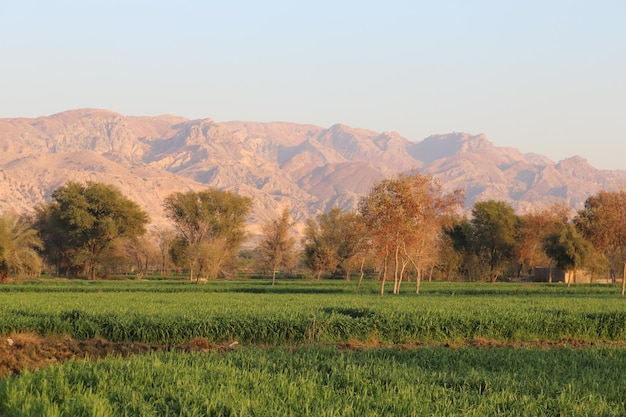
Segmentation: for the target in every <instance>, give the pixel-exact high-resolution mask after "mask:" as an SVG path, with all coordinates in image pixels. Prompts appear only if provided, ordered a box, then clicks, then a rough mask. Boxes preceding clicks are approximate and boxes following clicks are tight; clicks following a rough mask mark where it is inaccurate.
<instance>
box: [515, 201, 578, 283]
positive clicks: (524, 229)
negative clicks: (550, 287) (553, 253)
mask: <svg viewBox="0 0 626 417" xmlns="http://www.w3.org/2000/svg"><path fill="white" fill-rule="evenodd" d="M570 211H571V208H570V207H568V206H566V205H564V204H560V203H557V204H554V205H552V206H550V207H547V208H544V209H539V210H533V211H532V212H530V213H528V214H525V215H523V216H521V217H520V226H519V231H518V241H519V251H518V255H519V264H520V268H523V269H526V270H529V271H530V270H531V269H532V268H533V267H536V266H545V265H548V266H549V267H550V268H551V267H552V260H551V259H550V257H549V256H548V255H547V254H546V252H545V250H544V245H543V242H544V241H545V238H546V237H547V236H548V235H550V234H552V233H557V232H558V231H559V230H561V227H562V226H563V225H564V224H566V223H567V222H568V217H569V213H570ZM550 282H552V274H551V273H550Z"/></svg>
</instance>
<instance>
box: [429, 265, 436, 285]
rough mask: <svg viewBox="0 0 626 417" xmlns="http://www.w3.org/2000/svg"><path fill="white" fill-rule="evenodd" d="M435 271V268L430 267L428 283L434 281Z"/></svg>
mask: <svg viewBox="0 0 626 417" xmlns="http://www.w3.org/2000/svg"><path fill="white" fill-rule="evenodd" d="M434 270H435V267H434V266H431V267H430V272H429V273H428V282H432V280H433V271H434Z"/></svg>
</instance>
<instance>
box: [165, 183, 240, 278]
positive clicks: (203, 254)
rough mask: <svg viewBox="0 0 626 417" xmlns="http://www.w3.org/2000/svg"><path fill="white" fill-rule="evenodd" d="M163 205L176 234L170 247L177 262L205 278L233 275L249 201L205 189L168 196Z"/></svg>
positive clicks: (227, 192)
mask: <svg viewBox="0 0 626 417" xmlns="http://www.w3.org/2000/svg"><path fill="white" fill-rule="evenodd" d="M163 206H164V208H165V213H166V215H167V217H168V218H169V219H171V220H172V221H173V222H174V225H175V227H176V230H177V232H178V234H179V238H178V240H177V241H175V242H173V245H172V248H173V249H176V250H177V251H178V257H177V259H178V260H179V262H181V261H182V262H187V263H188V264H189V267H190V269H191V271H193V270H196V271H197V273H198V274H199V275H198V276H200V275H204V276H205V277H206V278H217V277H218V276H220V275H230V274H232V273H233V267H234V260H235V257H236V255H237V251H238V249H239V248H240V247H241V245H242V243H243V241H244V238H245V221H246V216H247V215H248V213H249V212H250V210H251V209H252V199H250V198H248V197H243V196H239V195H237V194H234V193H232V192H230V191H223V190H217V189H209V190H206V191H199V192H195V191H189V192H186V193H181V192H176V193H173V194H170V195H169V196H168V197H166V198H165V201H164V204H163Z"/></svg>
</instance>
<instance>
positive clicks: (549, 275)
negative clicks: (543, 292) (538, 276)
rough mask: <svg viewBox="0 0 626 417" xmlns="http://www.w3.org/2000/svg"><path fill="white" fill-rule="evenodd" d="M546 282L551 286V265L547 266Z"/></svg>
mask: <svg viewBox="0 0 626 417" xmlns="http://www.w3.org/2000/svg"><path fill="white" fill-rule="evenodd" d="M548 282H549V283H550V284H552V265H550V266H548Z"/></svg>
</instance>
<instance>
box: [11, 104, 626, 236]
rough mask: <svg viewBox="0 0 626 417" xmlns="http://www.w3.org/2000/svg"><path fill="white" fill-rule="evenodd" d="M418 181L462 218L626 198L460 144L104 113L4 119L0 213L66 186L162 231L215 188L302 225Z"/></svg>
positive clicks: (460, 139) (566, 170)
mask: <svg viewBox="0 0 626 417" xmlns="http://www.w3.org/2000/svg"><path fill="white" fill-rule="evenodd" d="M414 169H417V170H419V171H421V172H424V173H430V174H432V175H434V176H436V177H438V178H439V179H440V180H441V182H442V184H443V186H444V188H445V189H447V190H452V189H455V188H463V189H465V190H466V206H467V207H471V206H472V205H473V204H474V203H475V202H476V201H479V200H486V199H498V200H505V201H507V202H509V203H511V204H512V205H513V207H514V208H516V210H518V212H525V211H526V210H528V209H529V208H531V207H535V206H545V205H548V204H551V203H552V202H556V201H563V202H565V203H567V204H569V205H571V206H572V207H574V208H576V209H580V208H581V207H582V205H583V203H584V201H585V199H586V198H587V197H588V196H589V195H591V194H595V193H597V192H598V191H599V190H601V189H605V190H616V189H621V188H623V187H626V171H602V170H597V169H595V168H594V167H592V166H591V165H590V164H589V163H588V162H587V161H586V160H585V159H583V158H581V157H572V158H569V159H565V160H563V161H560V162H558V163H555V162H553V161H551V160H550V159H548V158H546V157H544V156H541V155H537V154H523V153H521V152H519V151H518V150H516V149H513V148H503V147H497V146H495V145H493V144H492V143H491V142H490V141H489V140H488V139H487V137H486V136H484V135H470V134H467V133H452V134H447V135H435V136H430V137H428V138H426V139H424V140H422V141H420V142H412V141H409V140H407V139H405V138H403V137H402V136H400V135H398V134H397V133H393V132H383V133H377V132H373V131H370V130H365V129H356V128H352V127H348V126H345V125H341V124H337V125H334V126H331V127H330V128H328V129H324V128H322V127H318V126H312V125H303V124H295V123H255V122H238V121H233V122H225V123H216V122H214V121H212V120H211V119H201V120H189V119H185V118H183V117H177V116H158V117H126V116H122V115H121V114H118V113H115V112H111V111H106V110H96V109H80V110H73V111H67V112H63V113H59V114H55V115H52V116H47V117H39V118H35V119H27V118H13V119H0V212H5V211H9V210H14V211H17V212H24V211H28V210H30V209H32V207H34V206H35V205H36V204H38V203H42V202H45V201H49V198H50V195H51V193H52V192H53V191H54V190H55V189H56V188H57V187H59V186H60V185H62V184H63V183H65V182H66V181H68V180H74V181H87V180H92V181H100V182H106V183H111V184H114V185H115V186H117V187H119V188H120V189H121V191H122V192H123V193H124V194H126V195H127V196H128V197H130V198H132V199H133V200H135V201H137V202H138V203H139V204H140V205H141V206H142V207H143V208H144V209H145V210H147V211H148V213H149V214H150V216H151V218H152V221H153V223H155V224H164V223H167V219H165V217H164V213H163V210H162V201H163V199H164V197H166V196H167V195H168V194H170V193H172V192H174V191H188V190H202V189H206V188H207V187H217V188H220V189H226V190H231V191H234V192H236V193H239V194H242V195H247V196H250V197H252V198H253V199H254V201H255V207H254V210H253V213H252V215H251V219H250V222H251V224H253V225H257V226H258V225H259V224H260V223H261V222H263V221H265V220H267V219H269V218H270V217H273V216H275V215H276V214H278V213H279V212H280V211H281V210H282V209H283V207H289V208H290V209H291V213H292V216H293V217H294V219H295V220H296V221H300V222H301V221H302V220H304V219H305V218H308V217H312V216H314V215H316V214H317V213H320V212H323V211H326V210H328V209H329V208H331V207H333V206H335V205H339V206H341V207H343V208H355V207H356V205H357V203H358V200H359V197H360V196H362V195H364V194H366V193H367V192H368V191H369V189H370V187H371V185H372V184H373V183H374V182H376V181H379V180H381V179H383V178H386V177H389V176H393V175H396V174H398V173H400V172H405V171H410V170H414Z"/></svg>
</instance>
